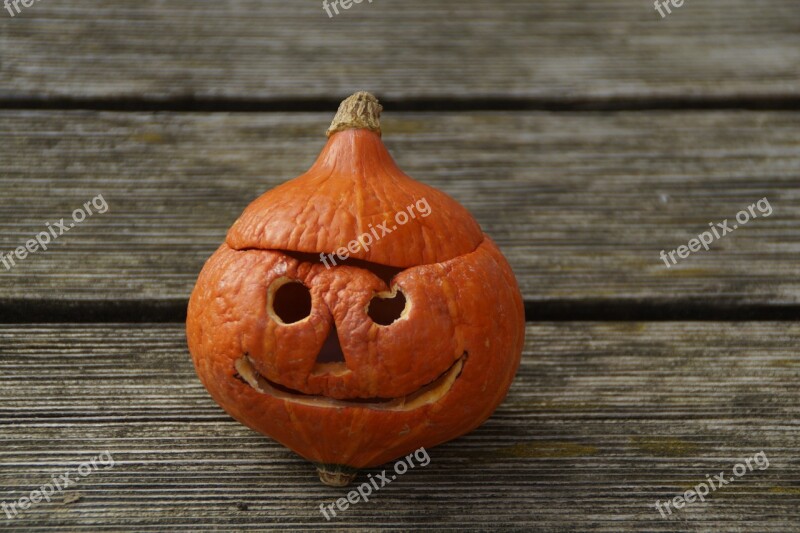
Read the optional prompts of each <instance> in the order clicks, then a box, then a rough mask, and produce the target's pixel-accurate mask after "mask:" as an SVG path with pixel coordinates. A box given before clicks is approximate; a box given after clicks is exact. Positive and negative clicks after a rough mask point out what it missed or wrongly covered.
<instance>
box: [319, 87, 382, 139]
mask: <svg viewBox="0 0 800 533" xmlns="http://www.w3.org/2000/svg"><path fill="white" fill-rule="evenodd" d="M381 111H383V106H381V104H380V103H378V99H377V98H375V97H374V96H373V95H371V94H370V93H368V92H366V91H360V92H357V93H355V94H354V95H352V96H349V97H347V98H346V99H345V100H344V101H343V102H342V103H341V104H340V105H339V111H337V112H336V116H335V117H333V122H331V127H330V128H328V131H327V135H328V137H330V136H331V135H333V134H334V133H336V132H337V131H344V130H358V129H367V130H370V131H374V132H375V133H377V134H378V135H380V134H381Z"/></svg>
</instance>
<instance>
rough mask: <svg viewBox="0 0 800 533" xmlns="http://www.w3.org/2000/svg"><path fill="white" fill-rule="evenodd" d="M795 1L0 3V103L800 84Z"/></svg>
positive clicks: (774, 88)
mask: <svg viewBox="0 0 800 533" xmlns="http://www.w3.org/2000/svg"><path fill="white" fill-rule="evenodd" d="M798 49H800V5H798V3H797V1H796V0H760V1H758V2H754V1H752V0H731V1H727V2H725V3H724V4H723V3H719V2H686V3H685V4H684V5H683V6H682V7H680V8H679V9H675V10H674V11H673V13H672V14H671V15H669V16H668V17H667V18H665V19H662V18H661V17H660V16H659V15H658V13H657V12H656V11H655V9H654V6H653V2H651V1H640V0H604V1H602V2H586V1H584V0H539V1H531V0H506V1H503V2H469V3H465V2H461V1H457V0H442V1H438V2H428V1H424V0H405V1H402V2H400V1H391V0H375V1H374V2H372V3H367V2H363V3H361V4H359V5H353V7H352V8H350V9H349V10H348V11H344V12H342V13H341V14H340V15H338V16H336V17H334V18H333V19H330V18H328V16H327V15H326V14H325V12H324V11H323V8H322V2H319V1H316V2H296V1H293V2H287V1H279V0H269V1H266V0H235V1H234V0H203V1H198V0H174V1H170V2H162V1H160V0H143V1H139V2H135V3H130V2H129V3H123V2H119V1H112V0H86V1H82V2H80V3H78V2H37V3H35V5H34V6H33V7H30V8H27V9H25V10H24V12H23V13H22V14H20V15H17V16H16V17H14V18H11V17H9V16H8V14H7V13H6V12H5V11H3V12H2V17H0V101H5V102H11V101H13V100H14V99H19V98H22V99H31V100H38V101H42V100H48V99H53V98H56V99H57V98H67V99H73V98H78V99H88V100H90V101H91V99H97V98H103V99H114V98H132V99H135V100H137V101H140V100H142V99H147V100H150V101H158V100H164V99H167V100H169V99H179V100H180V99H184V100H186V99H190V100H191V99H201V100H202V99H211V100H216V99H226V100H229V101H230V100H234V101H235V100H246V101H252V100H255V101H275V100H281V99H298V98H299V99H304V98H307V99H313V98H324V99H326V100H337V99H340V98H342V97H344V96H346V95H347V94H349V93H351V92H353V91H354V90H358V89H362V88H368V89H370V90H373V91H375V92H376V93H378V95H379V96H381V97H383V98H391V99H394V100H403V99H414V98H417V99H419V98H422V99H425V98H434V99H442V100H443V101H445V102H450V103H452V102H456V101H458V100H459V99H468V100H469V99H475V98H500V99H509V98H512V99H513V98H522V99H544V100H545V101H555V102H559V101H564V102H569V101H571V100H576V99H577V100H582V99H589V100H595V101H597V100H604V99H616V100H622V101H624V102H626V105H630V104H631V103H635V101H636V100H638V99H642V98H646V99H659V98H662V99H678V100H680V101H682V102H684V103H685V102H687V101H691V100H696V99H698V98H699V99H703V98H716V99H722V100H724V99H726V98H727V99H730V98H732V99H737V98H738V99H741V98H744V99H756V100H757V99H766V100H770V99H781V98H787V97H788V98H794V99H796V98H797V97H798V96H800V54H798V52H797V51H798Z"/></svg>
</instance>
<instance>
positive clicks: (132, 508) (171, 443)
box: [0, 322, 800, 532]
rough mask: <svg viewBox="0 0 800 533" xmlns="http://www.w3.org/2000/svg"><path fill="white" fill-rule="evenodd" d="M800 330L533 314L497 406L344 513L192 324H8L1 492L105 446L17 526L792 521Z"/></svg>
mask: <svg viewBox="0 0 800 533" xmlns="http://www.w3.org/2000/svg"><path fill="white" fill-rule="evenodd" d="M798 342H800V325H798V324H797V323H774V322H772V323H770V322H758V323H755V322H744V323H716V322H704V323H697V322H694V323H685V322H663V323H638V322H628V323H613V322H611V323H595V324H587V323H541V324H531V325H529V326H528V330H527V342H526V348H525V352H524V356H523V363H522V366H521V368H520V371H519V374H518V377H517V379H516V381H515V383H514V385H513V387H512V390H511V392H510V393H509V396H508V398H507V399H506V402H505V403H504V404H503V405H502V406H501V407H500V408H499V410H498V411H497V412H496V414H495V415H494V416H493V417H492V418H491V419H490V420H489V421H488V422H487V423H486V424H485V425H483V426H482V427H481V428H480V429H478V430H477V431H475V432H473V433H472V434H470V435H468V436H466V437H463V438H460V439H458V440H456V441H454V442H451V443H449V444H445V445H443V446H439V447H436V448H434V449H432V450H429V454H430V457H431V462H430V464H429V465H427V466H425V467H418V468H416V469H414V470H412V471H410V472H409V473H407V474H405V475H404V476H399V477H398V479H397V480H395V481H394V482H392V483H391V484H390V485H388V486H387V487H385V488H383V489H382V490H381V491H379V492H377V493H376V494H375V497H374V499H372V500H371V501H370V502H361V503H359V504H357V505H354V506H352V507H351V508H350V509H348V510H347V511H345V512H343V513H341V515H340V517H338V518H337V519H335V520H333V521H331V522H327V521H326V520H325V519H324V517H323V516H322V515H321V513H320V512H319V505H320V504H321V503H328V502H331V501H333V500H335V499H337V498H339V497H341V496H343V495H344V494H345V492H344V491H342V490H339V489H332V488H327V487H324V486H322V485H321V484H320V483H319V482H318V480H317V479H316V476H315V474H314V472H313V468H312V467H311V466H310V465H309V464H307V463H306V462H305V461H303V460H302V459H300V458H298V457H297V456H295V455H294V454H293V453H292V452H290V451H288V450H286V449H283V448H282V447H281V446H279V445H277V444H276V443H274V442H272V441H270V440H269V439H267V438H264V437H262V436H260V435H258V434H256V433H254V432H252V431H250V430H248V429H246V428H245V427H243V426H240V425H239V424H238V423H236V422H234V421H233V420H231V419H230V418H228V416H227V415H226V414H225V413H224V412H223V411H222V410H221V409H220V408H219V407H218V406H217V405H216V404H215V403H214V402H213V401H212V400H211V399H210V397H209V396H208V395H207V394H206V392H205V390H204V389H203V387H202V386H201V385H200V383H199V381H198V380H197V378H196V376H195V374H194V370H193V368H192V365H191V362H190V359H189V356H188V353H187V351H186V347H185V339H184V333H183V329H182V326H180V325H161V326H156V325H125V324H120V325H86V326H79V325H48V326H43V325H42V326H40V325H26V326H19V327H15V326H7V325H5V326H0V382H2V386H1V387H0V437H1V438H2V442H3V446H2V448H0V501H6V502H10V501H14V500H16V499H18V498H19V497H21V496H22V495H23V494H25V493H26V492H30V491H31V490H34V489H36V488H37V487H39V486H40V485H41V484H42V483H45V482H47V480H48V479H49V478H50V477H51V476H52V475H54V474H56V475H58V474H62V473H64V472H65V471H68V470H74V469H75V468H76V467H77V466H78V465H79V464H80V463H81V462H82V461H86V460H88V459H90V458H92V457H96V456H97V455H98V454H99V453H101V452H103V451H105V450H108V451H109V452H110V453H111V455H112V457H113V458H114V461H115V465H114V467H113V468H110V469H105V468H100V469H99V470H98V471H96V472H93V473H92V474H90V475H89V476H87V477H85V478H80V481H79V483H78V485H76V486H74V487H73V488H69V489H67V491H65V492H64V493H61V494H59V495H58V497H57V498H56V500H55V501H54V502H51V503H46V502H42V503H39V504H37V505H35V506H34V507H33V508H31V509H30V510H28V511H26V512H25V513H24V515H21V516H18V517H16V518H14V519H13V520H7V521H5V522H4V523H3V526H4V530H5V531H44V530H46V528H49V527H56V528H58V530H59V531H86V530H91V531H105V530H115V531H123V530H124V531H131V530H161V531H163V530H166V529H170V530H177V531H188V530H191V531H200V530H212V529H228V530H230V529H236V530H254V529H259V530H261V529H266V528H269V527H272V528H284V529H304V530H320V529H333V528H345V527H359V528H366V529H369V530H375V529H377V528H387V529H392V530H408V529H409V528H413V527H416V528H420V529H424V530H426V531H430V530H444V529H448V530H459V531H462V530H466V529H480V530H491V529H496V528H501V527H502V528H503V529H505V530H517V531H523V530H525V531H529V530H530V528H531V527H532V524H535V525H536V527H537V528H541V529H546V530H549V531H575V530H580V531H615V532H616V531H642V530H648V531H733V532H737V531H786V530H790V529H793V528H794V527H795V525H796V524H797V522H798V520H800V505H798V504H800V461H799V460H798V451H800V450H798V443H799V442H800V441H798V431H800V426H798V419H800V418H799V416H798V415H800V404H798V402H797V379H798V377H800V356H799V355H798V353H797V350H796V349H795V347H796V346H797V344H798ZM761 451H763V452H764V453H765V454H766V456H767V458H768V460H769V467H768V468H766V469H764V470H761V469H758V468H754V470H753V471H752V472H748V473H747V474H745V475H743V476H742V477H740V478H738V479H736V480H735V481H733V482H732V483H731V484H730V485H728V486H726V487H724V488H721V489H719V490H717V491H714V492H712V495H711V498H710V499H709V500H707V501H706V503H696V504H692V505H690V506H689V507H687V508H685V509H683V510H681V511H680V512H678V514H677V515H674V516H672V517H671V518H668V519H664V518H662V517H661V516H660V515H659V513H658V512H657V511H656V510H655V508H654V504H655V502H656V501H657V500H660V501H662V502H663V501H664V500H666V499H671V498H673V497H675V496H677V495H679V494H681V493H683V492H684V491H685V490H687V489H689V488H691V487H693V486H694V485H696V484H698V483H701V482H703V481H705V480H706V475H707V474H708V475H716V474H718V473H720V472H723V471H724V472H725V473H726V475H727V477H731V472H732V469H733V467H734V465H736V464H737V463H739V462H742V461H743V460H744V459H745V458H749V457H753V455H754V454H756V453H758V452H761ZM390 467H391V465H387V467H386V468H390ZM380 470H381V469H373V470H370V472H371V473H373V474H375V473H376V472H380ZM362 477H363V478H364V479H366V477H365V474H362ZM76 492H78V493H80V495H81V496H82V497H81V499H80V500H79V501H77V502H74V503H70V504H64V503H63V501H62V497H63V496H65V495H67V493H76Z"/></svg>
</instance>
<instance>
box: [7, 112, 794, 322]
mask: <svg viewBox="0 0 800 533" xmlns="http://www.w3.org/2000/svg"><path fill="white" fill-rule="evenodd" d="M330 118H331V114H320V113H299V114H257V113H256V114H251V113H244V114H225V113H219V114H217V113H214V114H185V113H178V114H169V113H167V114H147V113H96V112H44V111H42V112H11V111H6V112H3V113H0V213H2V217H1V218H0V252H2V253H7V252H10V251H12V250H14V249H15V248H16V247H18V246H21V245H24V243H25V242H26V241H27V240H29V239H31V238H33V237H34V236H35V235H36V233H38V232H40V231H44V230H46V225H45V223H46V222H50V223H53V222H56V221H58V220H60V219H61V218H62V217H67V219H68V220H69V218H70V217H71V213H72V211H73V210H74V209H77V208H80V207H81V206H82V205H83V204H84V203H85V202H86V201H88V200H90V199H91V198H93V197H94V196H96V195H98V194H102V195H103V197H104V199H105V200H106V201H107V204H108V206H109V211H108V212H107V213H105V214H95V215H93V216H92V217H89V218H88V219H87V220H86V221H85V222H83V223H82V224H80V225H78V226H77V227H75V228H74V229H71V230H70V231H69V233H66V234H64V235H63V236H60V237H59V238H58V239H57V240H56V241H54V243H53V244H51V246H50V248H49V249H48V250H47V251H46V252H41V251H40V252H37V253H36V254H33V255H31V256H29V257H27V258H26V259H25V260H24V261H20V262H19V264H18V265H17V266H16V267H15V268H12V269H11V270H6V269H5V268H4V267H2V266H1V265H0V302H4V303H6V304H10V303H19V302H20V301H21V300H25V301H28V302H31V301H34V302H36V301H38V302H52V301H55V300H60V301H108V302H120V301H147V302H177V303H178V304H180V305H182V303H183V302H184V301H185V300H186V298H187V297H188V294H189V292H190V291H191V288H192V286H193V284H194V281H195V279H196V276H197V273H198V272H199V270H200V268H201V267H202V265H203V262H204V261H205V259H206V258H207V257H208V256H209V255H210V254H211V253H212V252H213V251H214V250H215V249H216V247H217V246H218V245H219V243H220V242H222V240H223V239H224V236H225V232H226V230H227V228H228V227H229V226H230V225H231V223H232V222H233V221H234V220H235V218H236V217H237V216H238V215H239V214H240V213H241V211H242V210H243V209H244V207H245V206H246V205H247V204H248V203H249V202H250V201H251V200H253V199H254V198H255V197H257V196H258V195H259V194H261V193H262V192H263V191H265V190H267V189H269V188H271V187H273V186H275V185H276V184H278V183H280V182H282V181H284V180H286V179H289V178H291V177H294V176H296V175H298V174H300V173H302V172H303V171H305V170H306V169H307V168H308V167H309V166H310V164H311V163H312V162H313V160H314V158H315V157H316V155H317V153H318V151H319V150H320V149H321V147H322V145H323V143H324V136H323V134H322V133H323V131H324V128H325V127H326V125H327V123H328V121H329V120H330ZM384 126H385V134H384V138H385V139H386V142H387V144H388V146H389V147H390V149H391V150H392V152H393V153H394V154H395V156H396V158H397V160H398V162H399V163H400V165H401V167H403V168H405V170H406V171H407V172H408V173H409V174H410V175H412V176H414V177H416V178H417V179H420V180H422V181H425V182H426V183H429V184H431V185H434V186H436V187H440V188H442V189H443V190H445V191H446V192H448V193H449V194H451V195H452V196H454V197H455V198H456V199H457V200H459V201H460V202H462V203H463V204H464V205H466V206H467V207H468V208H469V209H470V210H471V211H472V212H473V213H474V214H475V216H476V217H477V219H478V221H479V222H480V223H481V225H482V226H483V228H484V230H485V231H486V232H487V233H488V234H489V235H491V236H492V237H493V238H494V239H495V240H496V241H497V242H498V243H499V244H500V246H501V248H502V249H503V251H504V252H505V253H506V255H507V257H508V258H509V261H510V262H511V264H512V266H513V268H514V270H515V272H516V274H517V277H518V279H519V282H520V284H521V288H522V291H523V294H524V297H525V299H526V300H527V301H528V302H534V303H542V302H551V303H552V302H568V303H586V302H623V303H625V302H627V303H631V302H638V301H647V302H650V303H652V304H654V305H660V304H675V305H684V304H690V303H704V302H713V303H715V304H718V305H720V306H740V305H747V304H763V305H787V304H789V305H796V304H798V303H800V244H799V243H800V241H798V235H800V113H793V112H702V113H700V112H633V113H629V112H618V113H596V114H595V113H592V114H581V113H575V114H573V113H541V112H529V113H505V112H492V113H474V112H473V113H445V114H435V113H434V114H426V113H410V114H409V113H391V112H388V113H386V115H385V117H384ZM764 197H766V198H767V199H768V201H769V204H770V206H771V207H772V210H773V211H772V214H771V215H770V216H769V217H765V216H763V214H762V215H761V216H759V218H756V219H753V220H751V221H750V222H748V224H747V225H746V226H742V227H740V228H738V229H737V230H736V231H734V232H733V233H731V234H728V235H726V236H724V237H722V238H721V239H720V240H718V241H716V242H714V243H713V244H712V245H711V250H710V251H704V250H700V251H699V252H696V253H693V254H692V255H691V256H690V257H689V258H687V259H684V260H682V261H681V262H680V263H679V264H678V265H677V266H673V267H671V268H667V267H666V266H665V264H664V263H663V262H662V260H661V259H660V258H659V252H660V251H661V250H662V249H666V250H673V249H675V248H677V247H678V246H680V245H685V244H687V242H688V240H689V239H691V238H694V237H696V236H697V235H698V233H700V232H703V231H705V230H707V229H708V223H709V222H714V223H717V222H722V220H724V219H728V220H730V221H731V224H734V223H735V220H734V217H735V215H736V213H737V212H739V211H740V210H741V209H746V208H747V206H749V205H751V204H753V203H754V202H757V201H758V200H760V199H762V198H764ZM756 212H758V211H756ZM386 238H391V235H389V236H387V237H386ZM343 244H344V243H343Z"/></svg>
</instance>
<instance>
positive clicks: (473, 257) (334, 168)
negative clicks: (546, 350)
mask: <svg viewBox="0 0 800 533" xmlns="http://www.w3.org/2000/svg"><path fill="white" fill-rule="evenodd" d="M362 98H363V97H362ZM360 104H361V107H360V111H359V112H361V113H363V112H364V109H367V111H369V109H370V106H372V108H371V109H372V110H373V111H374V109H375V107H374V106H376V105H377V102H375V103H374V105H372V101H371V100H368V101H367V102H366V104H364V102H363V100H362V101H361V102H360ZM343 107H344V104H343ZM378 109H379V108H378ZM340 114H341V110H340ZM337 117H338V115H337ZM359 124H362V123H359ZM413 206H417V207H426V208H427V209H426V210H420V209H417V211H416V213H414V211H413V209H410V208H412V207H413ZM401 212H402V213H405V215H404V216H402V217H401V216H399V215H397V213H401ZM376 228H381V231H380V233H379V232H378V231H376ZM336 254H339V255H336ZM345 256H349V257H347V258H346V259H345V258H344V257H345ZM523 332H524V317H523V307H522V301H521V298H520V295H519V290H518V288H517V285H516V282H515V280H514V277H513V274H512V273H511V270H510V268H509V266H508V264H507V263H506V261H505V259H504V258H503V256H502V255H501V254H500V252H499V250H498V249H497V247H496V246H495V245H494V243H493V242H492V241H491V240H490V239H489V238H488V237H486V236H485V235H484V234H483V233H482V232H481V231H480V228H479V227H478V226H477V224H476V223H475V222H474V220H473V219H472V217H471V216H470V215H469V214H468V213H467V212H466V210H464V208H463V207H461V206H460V205H459V204H457V203H456V202H455V201H453V200H452V199H450V198H449V197H447V196H446V195H444V194H443V193H441V192H439V191H437V190H435V189H432V188H430V187H427V186H425V185H423V184H420V183H417V182H415V181H413V180H411V178H408V177H407V176H405V175H404V174H403V173H402V172H401V171H400V170H399V169H398V168H397V167H396V166H395V165H394V162H393V161H392V159H391V157H390V156H389V154H388V152H387V151H386V149H385V147H384V146H383V143H382V142H381V140H380V135H379V131H375V129H374V128H371V129H370V128H365V127H360V128H355V129H353V128H350V129H348V128H342V129H341V130H340V131H336V132H334V134H333V135H332V136H331V139H330V141H329V142H328V145H327V146H326V148H325V150H323V152H322V154H321V155H320V157H319V159H318V161H317V163H316V164H315V165H314V166H313V167H312V168H311V170H309V172H307V173H306V174H304V175H303V176H300V177H299V178H296V179H295V180H292V181H290V182H288V183H286V184H284V185H282V186H280V187H278V188H276V189H273V190H272V191H269V192H268V193H266V194H265V195H263V196H262V197H261V198H259V199H258V200H256V201H255V202H253V204H251V205H250V206H249V207H248V208H247V210H246V211H245V212H244V213H243V215H242V216H241V217H240V218H239V220H238V221H237V222H236V224H234V226H233V228H231V230H230V232H229V233H228V238H227V240H226V243H225V244H223V245H222V246H221V247H220V248H219V249H218V250H217V252H216V253H215V254H214V255H213V256H212V257H211V259H209V261H208V262H207V263H206V265H205V267H204V268H203V271H202V273H201V274H200V277H199V279H198V282H197V286H196V287H195V290H194V292H193V294H192V298H191V301H190V305H189V313H188V321H187V335H188V340H189V347H190V351H191V353H192V357H193V360H194V363H195V366H196V368H197V371H198V375H199V376H200V378H201V380H202V382H203V384H204V385H205V386H206V388H208V390H209V392H210V393H211V395H212V396H213V397H214V399H215V400H216V401H217V402H218V403H219V404H220V405H221V406H222V407H223V408H225V410H226V411H228V413H230V414H231V415H232V416H233V417H234V418H236V419H237V420H239V421H241V422H242V423H244V424H246V425H248V426H250V427H252V428H254V429H256V430H258V431H260V432H262V433H264V434H266V435H269V436H270V437H272V438H274V439H276V440H278V441H279V442H281V443H283V444H284V445H286V446H288V447H289V448H291V449H292V450H295V451H296V452H297V453H299V454H301V455H302V456H304V457H306V458H307V459H309V460H311V461H314V462H315V463H317V464H318V465H320V472H321V477H322V478H323V481H326V482H328V483H333V484H336V483H344V482H346V481H348V480H349V478H350V470H351V469H356V468H361V467H366V466H376V465H379V464H382V463H385V462H387V461H390V460H392V459H395V458H397V457H399V456H401V455H404V454H407V453H409V452H410V451H413V450H415V449H417V448H419V447H421V446H425V447H430V446H434V445H436V444H439V443H441V442H444V441H447V440H450V439H452V438H454V437H457V436H459V435H462V434H464V433H466V432H468V431H471V430H472V429H474V428H475V427H477V426H478V425H480V424H481V423H482V422H483V421H484V420H485V419H486V418H488V416H489V415H490V414H491V413H492V412H493V411H494V409H495V408H496V407H497V405H499V403H500V402H501V401H502V399H503V397H504V396H505V394H506V392H507V390H508V387H509V385H510V383H511V380H512V379H513V376H514V373H515V372H516V369H517V366H518V364H519V356H520V352H521V348H522V341H523Z"/></svg>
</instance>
